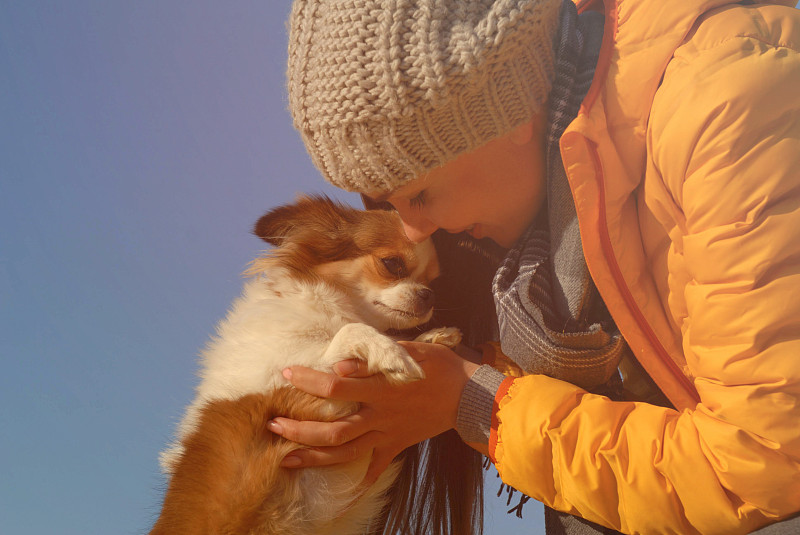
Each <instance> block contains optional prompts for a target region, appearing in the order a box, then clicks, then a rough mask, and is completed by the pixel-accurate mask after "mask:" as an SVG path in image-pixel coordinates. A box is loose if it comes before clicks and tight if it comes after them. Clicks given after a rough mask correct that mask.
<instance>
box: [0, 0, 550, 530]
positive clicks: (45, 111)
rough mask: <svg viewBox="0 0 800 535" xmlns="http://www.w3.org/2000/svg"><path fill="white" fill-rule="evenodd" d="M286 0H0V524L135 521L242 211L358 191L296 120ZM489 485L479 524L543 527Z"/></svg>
mask: <svg viewBox="0 0 800 535" xmlns="http://www.w3.org/2000/svg"><path fill="white" fill-rule="evenodd" d="M289 3H290V2H288V0H287V1H280V2H278V1H273V0H268V1H261V2H256V1H238V0H237V1H233V2H213V1H210V0H194V1H193V2H176V1H173V0H160V1H153V0H144V1H140V2H119V1H108V0H104V1H92V0H76V1H72V2H61V1H44V0H27V1H24V2H22V1H17V2H12V1H6V0H0V124H2V128H0V356H1V357H2V363H3V373H2V374H0V429H1V430H2V431H1V432H0V459H2V461H0V481H2V484H0V532H2V533H8V534H15V535H27V534H50V533H58V534H60V535H70V534H81V535H86V534H110V533H113V534H134V533H144V532H146V531H147V530H148V529H149V527H150V525H151V524H152V522H153V520H154V519H155V517H156V515H157V513H158V509H159V505H160V499H161V492H162V490H163V486H164V481H163V479H162V477H161V475H160V473H159V471H158V465H157V455H158V452H159V450H160V449H162V448H163V446H164V445H165V444H166V442H167V441H168V440H169V438H170V436H171V434H172V431H173V428H174V425H175V422H176V421H177V419H178V418H179V417H180V415H181V413H182V410H183V407H184V406H185V405H186V404H187V403H188V402H189V401H190V399H191V397H192V388H193V386H194V383H195V376H194V373H195V371H196V354H197V351H198V350H199V348H200V347H202V346H203V344H204V343H205V341H206V340H207V338H208V336H209V335H210V334H211V333H212V331H213V327H214V324H215V323H216V322H217V321H218V320H219V319H220V318H221V317H222V316H223V315H224V313H225V311H226V309H227V307H228V305H229V303H230V301H231V300H232V299H233V298H234V297H235V296H236V295H237V294H238V292H239V288H240V285H241V278H240V275H239V274H240V273H241V271H242V270H243V269H244V268H245V266H246V264H247V262H248V261H249V260H250V259H252V257H253V256H254V255H255V254H257V253H258V252H259V251H260V250H261V249H262V246H261V245H262V244H261V242H260V241H259V240H257V239H256V238H254V237H253V236H252V235H251V234H250V228H251V225H252V223H253V222H254V221H255V220H256V219H257V218H258V217H259V216H260V215H261V214H262V213H263V212H265V211H266V210H267V209H269V208H270V207H272V206H275V205H277V204H281V203H284V202H288V201H290V200H291V199H292V198H293V197H294V195H295V193H296V192H300V191H311V192H322V193H327V194H329V195H331V196H334V197H338V198H340V199H342V200H344V201H347V202H351V203H357V202H358V200H357V199H356V198H355V197H354V196H352V195H347V194H344V193H341V192H339V191H338V190H334V189H333V188H332V187H330V186H327V185H326V184H324V183H323V181H322V180H321V179H320V178H319V175H318V173H317V171H316V170H315V169H314V168H313V166H312V165H311V163H310V161H309V159H308V157H307V155H306V153H305V151H304V149H303V147H302V144H301V142H300V139H299V136H298V135H297V134H296V132H295V131H294V130H293V128H292V126H291V121H290V118H289V114H288V112H287V111H286V108H287V102H286V92H285V83H284V64H285V50H286V31H285V19H286V15H287V13H288V9H289ZM488 481H489V483H488V486H487V502H488V505H487V515H488V518H489V521H488V522H487V524H488V525H487V530H486V532H487V535H493V534H500V533H505V534H507V533H521V532H523V531H524V532H525V533H542V532H543V529H542V524H541V520H540V507H539V506H538V505H535V504H533V503H530V504H529V505H528V506H526V519H525V520H518V519H516V518H513V517H509V516H507V515H505V514H504V510H505V502H504V501H502V500H500V499H498V498H495V497H494V494H495V492H494V491H495V490H496V488H497V481H496V480H495V478H494V476H493V475H489V477H488Z"/></svg>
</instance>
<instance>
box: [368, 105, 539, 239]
mask: <svg viewBox="0 0 800 535" xmlns="http://www.w3.org/2000/svg"><path fill="white" fill-rule="evenodd" d="M544 124H545V121H544V119H543V118H541V117H539V116H536V117H534V119H533V120H532V121H530V122H528V123H525V124H523V125H521V126H519V127H517V128H516V129H514V130H513V131H512V132H511V133H509V134H507V135H505V136H503V137H501V138H497V139H495V140H493V141H490V142H489V143H487V144H486V145H483V146H482V147H479V148H478V149H475V150H474V151H472V152H469V153H465V154H462V155H461V156H459V157H458V158H456V159H455V160H452V161H450V162H448V163H446V164H445V165H443V166H442V167H438V168H436V169H434V170H432V171H430V172H429V173H426V174H424V175H422V176H420V177H419V178H417V179H414V180H412V181H411V182H409V183H407V184H405V185H404V186H403V187H401V188H399V189H397V190H395V191H394V192H392V193H390V194H388V195H383V196H382V197H378V200H386V201H388V202H390V203H391V204H392V206H394V208H395V209H396V210H397V212H398V213H399V214H400V217H401V219H402V220H403V226H404V227H405V232H406V234H407V235H408V237H409V238H410V239H411V240H412V241H414V242H420V241H422V240H424V239H425V238H427V237H428V236H430V235H431V234H433V232H434V231H436V230H437V229H440V228H441V229H444V230H446V231H447V232H452V233H457V232H462V231H466V232H468V233H469V234H471V235H472V236H473V237H474V238H477V239H480V238H491V239H492V240H494V241H495V242H496V243H497V244H498V245H500V246H502V247H505V248H509V247H511V246H512V245H513V244H514V242H516V241H517V239H518V238H519V237H520V236H521V235H522V233H523V232H524V231H525V229H526V228H527V227H528V226H529V225H530V223H531V222H532V221H533V219H534V217H535V216H536V214H537V212H538V211H539V208H540V206H541V204H542V200H543V199H544V196H545V191H544V184H545V180H544V143H543V140H544Z"/></svg>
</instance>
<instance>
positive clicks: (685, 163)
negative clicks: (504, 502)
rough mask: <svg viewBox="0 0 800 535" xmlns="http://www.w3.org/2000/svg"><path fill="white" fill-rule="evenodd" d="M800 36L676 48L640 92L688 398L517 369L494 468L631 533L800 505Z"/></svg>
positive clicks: (773, 513) (730, 525)
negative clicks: (656, 83) (690, 385)
mask: <svg viewBox="0 0 800 535" xmlns="http://www.w3.org/2000/svg"><path fill="white" fill-rule="evenodd" d="M705 42H710V40H706V41H705ZM690 44H691V43H690ZM798 44H800V43H798V42H797V40H796V39H795V40H794V41H793V40H792V39H791V38H790V39H788V40H787V41H784V43H783V44H782V45H780V46H775V45H771V44H768V43H767V42H764V41H763V40H761V39H760V38H758V36H749V35H740V36H738V37H733V38H728V39H724V40H723V39H720V40H719V41H718V42H716V43H714V44H713V46H709V48H708V49H705V50H698V49H696V48H692V47H691V46H684V47H683V49H682V50H681V49H679V51H678V53H676V55H675V57H674V58H673V60H672V62H671V64H670V66H669V68H668V69H667V73H666V74H665V77H664V81H663V84H662V86H661V88H660V89H659V91H658V94H657V95H656V100H655V102H654V104H653V108H652V114H651V119H650V125H649V132H648V135H649V148H650V157H651V158H652V165H653V167H654V168H655V169H657V171H658V173H660V175H661V179H662V180H663V182H664V183H665V184H666V188H667V189H668V191H669V193H670V195H671V196H672V198H673V199H674V209H675V214H676V215H675V218H676V221H677V225H678V232H675V233H673V238H672V249H673V250H672V251H671V253H670V255H671V256H670V267H669V269H670V276H682V277H686V278H687V284H686V286H685V292H684V293H685V295H684V296H682V297H683V301H685V303H686V309H685V310H684V311H681V313H679V314H676V315H678V316H681V315H683V316H684V318H685V319H684V323H683V325H682V331H683V350H684V353H685V356H686V359H687V363H688V366H689V368H690V371H691V373H692V374H693V375H694V377H695V385H696V387H697V389H698V392H699V394H700V397H701V402H700V404H699V405H698V406H697V407H696V409H695V410H691V411H690V410H686V411H683V412H677V411H675V410H671V409H667V408H662V407H656V406H651V405H646V404H638V403H632V402H611V401H609V400H608V399H606V398H603V397H600V396H595V395H591V394H588V393H586V392H584V391H582V390H580V389H578V388H576V387H574V386H571V385H569V384H566V383H562V382H559V381H557V380H555V379H551V378H548V377H542V376H528V377H522V378H517V379H514V380H513V383H512V384H511V385H510V387H508V388H507V390H506V391H505V392H504V393H503V392H501V393H500V394H498V399H496V400H495V407H496V411H495V413H494V414H493V422H494V423H495V424H496V426H497V429H496V430H495V432H496V435H497V440H496V443H494V444H490V449H489V451H490V454H491V456H492V458H493V461H494V462H495V464H496V466H497V469H498V472H499V473H500V475H501V477H502V479H503V481H504V482H506V483H508V484H509V485H511V486H513V487H515V488H517V489H519V490H520V491H523V492H525V493H526V494H528V495H530V496H531V497H534V498H536V499H538V500H541V501H543V502H544V503H545V504H547V505H550V506H551V507H554V508H556V509H559V510H562V511H567V512H571V513H574V514H578V515H580V516H583V517H585V518H587V519H589V520H592V521H595V522H598V523H601V524H604V525H607V526H611V527H614V528H616V529H619V530H620V531H623V532H628V533H680V534H690V533H703V534H711V533H724V534H733V533H747V532H749V531H751V530H753V529H754V528H756V527H758V526H760V525H763V524H764V523H766V522H768V521H770V520H776V519H778V518H781V517H784V516H787V515H789V514H791V513H793V512H796V511H798V510H800V230H799V229H800V100H799V99H800V91H799V90H798V88H800V59H798V58H800V54H799V53H798ZM678 271H680V275H678V274H677V272H678ZM673 312H674V311H673Z"/></svg>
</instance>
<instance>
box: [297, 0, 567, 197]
mask: <svg viewBox="0 0 800 535" xmlns="http://www.w3.org/2000/svg"><path fill="white" fill-rule="evenodd" d="M560 7H561V0H494V1H493V0H295V1H294V4H293V6H292V13H291V16H290V19H289V65H288V84H289V108H290V110H291V113H292V116H293V118H294V124H295V127H296V128H297V129H298V130H299V131H300V133H301V135H302V137H303V141H304V142H305V145H306V148H307V150H308V152H309V154H310V155H311V158H312V160H313V161H314V164H315V165H316V166H317V167H318V168H319V169H320V171H321V172H322V174H323V175H324V176H325V178H326V179H327V180H328V181H330V182H331V183H333V184H334V185H335V186H338V187H340V188H343V189H346V190H349V191H357V192H362V193H386V192H390V191H392V190H395V189H397V188H398V187H400V186H402V185H403V184H405V183H406V182H408V181H409V180H411V179H413V178H416V177H418V176H420V175H421V174H422V173H424V172H426V171H429V170H431V169H433V168H436V167H439V166H441V165H444V164H445V163H447V162H448V161H450V160H453V159H454V158H456V157H457V156H458V155H459V154H462V153H464V152H468V151H471V150H473V149H476V148H478V147H480V146H482V145H484V144H486V143H488V142H489V141H491V140H492V139H494V138H497V137H500V136H502V135H504V134H506V133H508V132H510V131H511V130H512V129H513V128H514V127H516V126H518V125H520V124H522V123H524V122H525V121H527V120H529V119H530V118H531V117H532V116H533V114H534V113H536V112H537V111H539V110H540V109H541V108H542V106H543V104H544V103H545V102H546V100H547V94H548V92H549V90H550V85H551V81H552V77H553V39H554V36H555V33H556V29H557V24H558V22H557V21H558V12H559V9H560Z"/></svg>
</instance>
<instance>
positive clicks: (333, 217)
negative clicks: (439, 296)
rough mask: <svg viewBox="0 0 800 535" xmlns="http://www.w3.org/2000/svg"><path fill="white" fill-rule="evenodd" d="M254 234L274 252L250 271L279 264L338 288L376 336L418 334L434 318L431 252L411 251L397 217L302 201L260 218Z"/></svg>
mask: <svg viewBox="0 0 800 535" xmlns="http://www.w3.org/2000/svg"><path fill="white" fill-rule="evenodd" d="M254 232H255V234H256V235H257V236H259V237H260V238H261V239H263V240H264V241H266V242H268V243H270V244H272V245H274V246H275V247H276V248H275V249H274V250H273V251H272V252H271V253H270V254H269V255H268V256H267V257H266V258H265V259H262V260H261V261H259V262H257V263H256V269H255V270H254V271H259V269H258V266H259V264H260V265H261V266H262V267H265V264H266V265H276V264H277V265H280V266H282V267H283V268H285V269H286V270H287V271H288V272H289V273H291V276H292V277H294V278H296V279H298V280H307V281H319V280H323V281H325V282H326V283H328V284H331V285H333V286H336V287H337V288H339V289H341V290H342V291H343V292H345V293H346V295H347V296H348V298H349V299H350V300H351V303H353V304H354V305H355V306H356V307H357V308H358V310H359V312H360V313H361V314H362V315H364V317H365V318H366V321H367V322H368V323H370V324H371V325H372V326H373V327H375V328H377V329H379V330H388V329H401V330H402V329H408V328H411V327H415V326H417V325H420V324H422V323H425V322H427V321H428V320H430V318H431V316H432V314H433V291H432V290H431V289H430V288H429V286H428V285H429V284H430V282H431V281H432V280H433V279H435V278H436V277H438V276H439V263H438V261H437V258H436V253H435V250H434V247H433V244H432V242H431V241H430V240H426V241H424V242H422V243H419V244H414V243H412V242H411V241H410V240H409V239H408V238H407V237H406V235H405V233H404V231H403V227H402V224H401V222H400V218H399V216H398V215H397V214H396V213H394V212H387V211H382V210H369V211H364V210H357V209H355V208H351V207H349V206H345V205H343V204H341V203H337V202H334V201H332V200H330V199H328V198H327V197H307V196H304V197H300V198H299V199H298V201H297V202H296V203H294V204H290V205H286V206H281V207H278V208H276V209H274V210H272V211H270V212H268V213H267V214H266V215H264V216H263V217H261V219H259V220H258V222H257V223H256V225H255V230H254Z"/></svg>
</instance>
